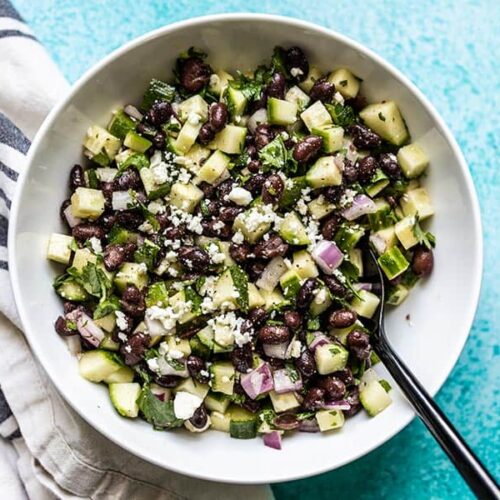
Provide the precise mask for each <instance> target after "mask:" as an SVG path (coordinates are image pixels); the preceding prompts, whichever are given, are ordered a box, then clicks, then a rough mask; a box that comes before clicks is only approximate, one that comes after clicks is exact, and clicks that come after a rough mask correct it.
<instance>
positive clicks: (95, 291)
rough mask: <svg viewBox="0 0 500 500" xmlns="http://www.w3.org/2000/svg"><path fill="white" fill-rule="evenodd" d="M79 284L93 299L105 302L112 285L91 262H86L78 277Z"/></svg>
mask: <svg viewBox="0 0 500 500" xmlns="http://www.w3.org/2000/svg"><path fill="white" fill-rule="evenodd" d="M79 281H80V284H81V285H82V286H83V288H84V289H85V291H86V292H87V293H89V294H90V295H93V296H94V297H98V298H100V299H101V300H102V301H103V300H106V298H107V296H108V292H109V291H110V290H111V288H112V286H113V283H112V282H111V280H110V279H109V278H108V277H107V276H106V274H105V273H104V271H103V270H102V269H101V268H100V267H98V266H97V265H96V264H95V263H93V262H87V264H86V266H85V267H84V268H83V269H82V272H81V275H80V279H79Z"/></svg>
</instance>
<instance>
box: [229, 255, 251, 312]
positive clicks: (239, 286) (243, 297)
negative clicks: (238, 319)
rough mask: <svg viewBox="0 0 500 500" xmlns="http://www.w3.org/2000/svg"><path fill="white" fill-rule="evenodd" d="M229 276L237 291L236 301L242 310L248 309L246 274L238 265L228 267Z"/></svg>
mask: <svg viewBox="0 0 500 500" xmlns="http://www.w3.org/2000/svg"><path fill="white" fill-rule="evenodd" d="M229 271H230V273H231V278H232V279H233V284H234V287H235V288H236V291H237V292H238V298H237V299H236V302H237V304H238V306H239V307H240V309H241V310H242V311H244V312H246V311H248V276H247V273H246V272H245V271H243V269H241V267H239V266H236V265H235V266H231V267H230V268H229Z"/></svg>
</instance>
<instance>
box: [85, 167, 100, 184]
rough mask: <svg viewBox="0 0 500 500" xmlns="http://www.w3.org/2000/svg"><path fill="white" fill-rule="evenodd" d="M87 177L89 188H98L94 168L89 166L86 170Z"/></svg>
mask: <svg viewBox="0 0 500 500" xmlns="http://www.w3.org/2000/svg"><path fill="white" fill-rule="evenodd" d="M87 179H88V181H89V188H91V189H99V184H100V183H99V179H98V178H97V173H96V171H95V168H89V169H88V170H87Z"/></svg>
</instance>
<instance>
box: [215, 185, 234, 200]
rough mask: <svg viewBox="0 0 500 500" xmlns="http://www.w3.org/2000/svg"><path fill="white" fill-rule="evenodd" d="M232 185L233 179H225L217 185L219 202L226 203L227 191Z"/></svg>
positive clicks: (229, 190) (228, 191)
mask: <svg viewBox="0 0 500 500" xmlns="http://www.w3.org/2000/svg"><path fill="white" fill-rule="evenodd" d="M233 187H234V180H233V179H227V180H225V181H224V182H221V183H220V184H219V185H218V186H217V197H218V198H219V200H220V201H221V203H223V204H224V203H228V200H227V197H228V196H229V193H230V192H231V191H232V189H233Z"/></svg>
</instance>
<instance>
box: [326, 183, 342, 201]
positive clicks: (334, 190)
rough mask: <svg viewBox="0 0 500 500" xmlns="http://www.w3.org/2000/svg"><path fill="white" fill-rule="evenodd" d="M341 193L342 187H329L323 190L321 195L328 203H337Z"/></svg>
mask: <svg viewBox="0 0 500 500" xmlns="http://www.w3.org/2000/svg"><path fill="white" fill-rule="evenodd" d="M343 193H344V188H343V187H342V186H330V187H327V188H326V189H325V191H324V192H323V195H324V197H325V198H326V200H327V201H329V202H330V203H338V202H339V201H340V198H341V196H342V194H343Z"/></svg>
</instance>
